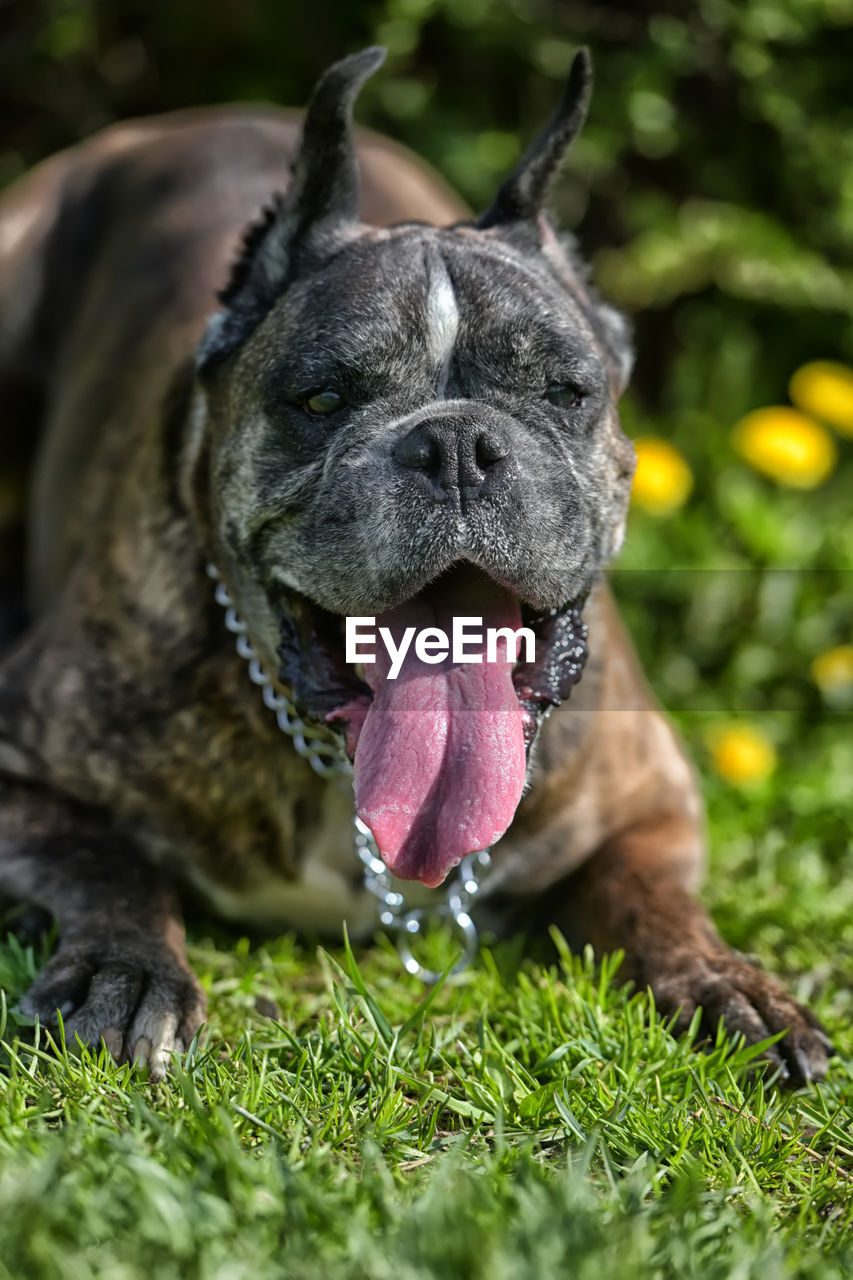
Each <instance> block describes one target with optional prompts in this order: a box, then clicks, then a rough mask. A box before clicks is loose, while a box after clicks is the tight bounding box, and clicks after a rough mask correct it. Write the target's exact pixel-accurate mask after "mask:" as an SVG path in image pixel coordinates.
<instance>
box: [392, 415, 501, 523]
mask: <svg viewBox="0 0 853 1280" xmlns="http://www.w3.org/2000/svg"><path fill="white" fill-rule="evenodd" d="M509 452H510V445H509V440H508V439H507V437H506V436H505V435H504V433H503V432H502V431H500V430H498V429H497V428H495V427H483V426H482V424H480V423H475V422H464V421H463V422H460V421H459V420H458V419H456V420H447V421H442V420H440V419H439V420H437V421H435V422H421V423H419V424H418V425H417V426H416V427H413V428H412V430H411V431H410V432H409V434H408V435H407V436H404V437H403V439H402V440H401V441H400V443H399V444H398V445H396V446H395V448H394V450H393V455H394V458H395V459H396V461H397V462H398V463H399V465H400V466H401V467H405V468H407V469H408V470H411V471H417V472H420V473H421V475H422V476H423V478H424V480H426V481H427V482H428V483H429V485H430V487H431V489H432V491H433V494H434V496H435V497H436V498H437V499H439V500H444V499H445V498H447V497H449V496H451V495H454V494H456V493H458V495H459V500H460V502H461V504H462V506H463V507H464V506H465V504H466V502H470V501H471V500H472V499H476V498H479V497H480V496H481V495H482V494H483V493H484V492H485V491H486V490H487V488H488V486H489V484H490V482H491V481H493V480H494V478H495V475H496V473H497V472H498V471H499V469H500V468H499V464H500V463H502V462H503V461H504V459H505V458H506V457H507V456H508V454H509Z"/></svg>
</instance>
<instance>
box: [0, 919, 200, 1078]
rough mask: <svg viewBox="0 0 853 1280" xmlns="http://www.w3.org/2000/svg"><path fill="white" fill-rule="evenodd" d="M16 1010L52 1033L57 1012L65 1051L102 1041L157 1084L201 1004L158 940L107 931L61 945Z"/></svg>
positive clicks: (184, 1042)
mask: <svg viewBox="0 0 853 1280" xmlns="http://www.w3.org/2000/svg"><path fill="white" fill-rule="evenodd" d="M21 1010H22V1012H23V1013H24V1014H26V1015H27V1016H28V1017H38V1019H39V1020H40V1021H41V1022H42V1023H44V1024H46V1025H48V1026H54V1027H55V1026H56V1025H57V1016H56V1015H57V1011H58V1012H59V1013H60V1014H61V1015H62V1021H63V1025H64V1028H65V1039H66V1043H67V1044H68V1045H73V1044H74V1042H75V1038H76V1037H77V1036H79V1038H80V1039H81V1040H82V1041H83V1043H84V1044H87V1045H91V1046H93V1047H97V1046H98V1045H99V1044H100V1042H101V1040H103V1041H104V1043H105V1044H106V1046H107V1048H108V1049H109V1051H110V1052H111V1053H112V1055H113V1056H114V1057H115V1059H116V1061H127V1062H134V1061H141V1062H145V1063H147V1064H148V1070H149V1079H151V1080H162V1078H163V1076H164V1075H165V1074H166V1071H167V1070H168V1067H169V1062H170V1055H171V1054H172V1053H173V1052H175V1051H177V1052H179V1053H183V1052H186V1050H187V1048H188V1047H189V1044H190V1042H191V1040H192V1038H193V1036H194V1035H195V1033H196V1031H198V1029H199V1027H200V1026H201V1024H202V1022H203V1021H204V1016H205V1011H206V1000H205V996H204V993H203V991H202V989H201V987H200V986H199V983H198V981H197V980H196V978H195V977H194V975H193V974H192V973H191V972H190V970H189V969H188V968H185V967H184V965H183V964H181V963H180V961H179V960H178V959H177V958H176V956H175V955H174V953H173V952H172V951H171V950H170V949H169V947H168V946H167V945H166V943H165V942H164V941H163V939H162V938H160V937H157V936H156V935H151V934H141V933H139V934H137V933H135V932H134V933H127V934H125V935H121V936H119V935H116V934H115V933H113V935H112V936H111V937H110V938H108V939H105V940H103V941H99V940H98V939H97V938H95V937H92V938H90V939H85V940H84V939H81V938H80V937H79V936H78V937H75V938H73V939H69V940H65V939H63V941H62V942H61V943H60V945H59V949H58V951H57V952H56V955H55V956H54V957H53V958H52V960H51V961H50V963H49V964H48V965H47V967H46V968H45V969H44V970H43V972H42V973H41V974H40V975H39V977H38V978H37V979H36V981H35V982H34V983H33V985H32V986H31V987H30V989H29V991H28V992H27V993H26V995H25V996H24V998H23V999H22V1001H21Z"/></svg>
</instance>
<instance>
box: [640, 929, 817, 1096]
mask: <svg viewBox="0 0 853 1280" xmlns="http://www.w3.org/2000/svg"><path fill="white" fill-rule="evenodd" d="M649 985H650V986H651V988H652V993H653V995H654V997H655V1002H656V1004H657V1006H658V1008H659V1009H660V1010H661V1012H662V1013H664V1014H665V1015H667V1016H670V1015H674V1014H676V1015H677V1017H676V1022H675V1026H674V1030H675V1031H676V1032H678V1031H684V1030H686V1029H687V1027H688V1025H689V1024H690V1021H691V1019H692V1017H693V1015H694V1013H695V1012H696V1009H697V1007H699V1006H701V1008H702V1027H703V1030H704V1031H705V1032H707V1033H708V1034H710V1035H713V1034H714V1033H715V1032H716V1028H717V1025H718V1023H719V1020H720V1019H721V1018H722V1020H723V1022H724V1024H725V1027H726V1030H727V1031H728V1032H729V1033H730V1034H731V1035H737V1034H738V1033H740V1034H741V1035H743V1037H744V1039H745V1041H746V1043H747V1044H756V1043H757V1042H758V1041H759V1040H765V1039H766V1038H767V1037H768V1036H771V1035H775V1034H776V1033H777V1032H779V1031H783V1030H785V1031H786V1035H785V1036H784V1037H783V1038H782V1039H781V1040H780V1041H778V1042H777V1043H776V1044H775V1045H772V1046H771V1047H770V1048H769V1049H768V1050H767V1051H766V1053H765V1054H764V1055H763V1056H764V1058H766V1060H767V1061H768V1062H769V1063H770V1064H771V1065H772V1066H773V1067H779V1068H780V1076H779V1078H780V1080H781V1081H784V1083H786V1084H788V1085H791V1086H792V1087H798V1086H799V1085H802V1084H806V1083H807V1082H808V1081H811V1080H820V1079H821V1078H822V1077H823V1076H824V1075H825V1074H826V1069H827V1065H828V1061H829V1058H830V1057H831V1056H832V1054H833V1053H834V1050H833V1047H832V1042H831V1040H830V1039H829V1037H828V1036H827V1034H826V1032H825V1031H824V1029H823V1027H822V1026H821V1025H820V1023H819V1022H818V1020H817V1018H816V1017H815V1016H814V1014H813V1013H812V1012H811V1011H810V1010H809V1009H806V1008H805V1007H804V1006H803V1005H801V1004H799V1003H798V1002H797V1001H796V1000H794V999H793V997H792V996H790V995H788V992H787V991H786V990H785V988H784V987H783V986H782V985H781V984H780V983H779V982H777V981H776V979H775V978H771V977H770V976H769V974H766V973H763V972H762V971H761V970H760V969H756V968H755V966H754V965H752V964H750V963H749V962H748V961H747V960H744V959H743V958H742V957H741V956H739V955H737V954H736V953H735V952H734V951H729V950H728V949H727V948H725V947H722V946H721V947H720V948H719V949H718V950H717V949H715V950H713V951H710V952H709V953H708V954H707V955H698V956H695V955H690V956H687V955H684V954H677V955H675V956H673V957H672V965H671V966H670V965H669V964H668V965H667V967H666V970H665V971H664V972H663V973H660V972H659V973H658V974H657V975H656V976H655V978H654V979H653V980H652V981H651V982H650V984H649Z"/></svg>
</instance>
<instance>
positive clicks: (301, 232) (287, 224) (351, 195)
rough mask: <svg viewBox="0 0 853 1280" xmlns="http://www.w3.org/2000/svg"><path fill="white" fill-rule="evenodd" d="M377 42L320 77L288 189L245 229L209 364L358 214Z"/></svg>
mask: <svg viewBox="0 0 853 1280" xmlns="http://www.w3.org/2000/svg"><path fill="white" fill-rule="evenodd" d="M385 52H386V51H385V49H383V48H381V47H380V46H374V47H373V48H370V49H363V50H362V51H361V53H355V54H353V55H352V56H351V57H349V58H344V59H343V60H342V61H341V62H336V63H335V64H334V65H333V66H331V67H329V69H328V70H327V71H326V72H324V74H323V75H322V77H321V78H320V80H319V81H318V83H317V85H316V87H315V89H314V92H313V93H312V95H311V100H310V102H309V103H308V107H307V110H306V114H305V122H304V124H303V127H302V140H301V143H300V146H299V152H298V154H297V157H296V160H295V162H294V164H293V176H292V179H291V182H290V186H289V187H288V189H287V192H286V193H285V194H283V195H281V194H279V195H276V196H274V197H273V199H272V201H271V203H270V204H269V206H268V207H267V208H266V209H265V210H264V212H263V214H262V215H261V218H260V219H259V220H258V222H256V223H253V224H252V225H251V226H250V227H249V228H248V229H247V231H246V232H245V234H244V237H243V245H242V248H241V250H240V253H239V255H238V258H237V261H236V262H235V263H234V266H233V267H232V270H231V278H230V279H229V281H228V284H227V285H226V286H225V288H224V289H223V290H222V291H221V292H220V294H219V301H220V302H221V303H222V304H223V310H222V311H219V312H217V313H216V315H214V316H213V317H212V318H211V320H210V321H209V323H208V326H207V330H206V332H205V335H204V337H203V339H202V342H201V345H200V347H199V350H198V356H197V367H198V368H199V370H202V369H207V368H209V367H211V365H213V364H217V363H218V362H219V361H220V360H223V359H224V358H225V357H226V356H227V355H229V354H230V353H231V352H232V351H234V350H235V349H236V348H237V347H238V346H240V345H241V344H242V343H243V342H244V341H245V340H246V338H247V337H248V336H249V334H250V333H251V332H252V330H253V329H254V328H256V326H257V325H258V324H259V323H260V321H261V320H262V319H263V317H264V316H265V315H266V314H267V312H268V311H269V309H270V307H271V306H272V304H273V303H274V302H275V300H276V298H277V297H278V296H279V294H281V292H282V291H283V290H284V288H285V286H286V285H287V283H288V280H289V278H290V276H291V274H292V272H293V267H294V259H295V258H296V257H297V255H298V253H299V250H300V249H305V248H306V247H308V246H309V244H310V245H311V246H316V247H318V248H319V247H321V246H322V245H323V244H324V243H325V244H327V245H329V247H331V246H332V245H333V244H334V243H335V241H336V239H337V238H338V237H339V235H340V233H341V231H342V230H343V229H344V228H346V227H347V226H349V225H351V224H352V223H354V222H355V221H356V220H357V218H358V206H359V195H360V186H361V183H360V174H359V167H358V158H357V156H356V152H355V139H354V137H353V128H352V109H353V104H354V102H355V99H356V97H357V96H358V92H359V90H360V89H361V86H362V85H363V84H364V82H365V80H367V79H368V77H369V76H371V75H372V74H373V72H374V71H376V69H377V68H378V67H379V66H381V64H382V63H383V62H384V61H385Z"/></svg>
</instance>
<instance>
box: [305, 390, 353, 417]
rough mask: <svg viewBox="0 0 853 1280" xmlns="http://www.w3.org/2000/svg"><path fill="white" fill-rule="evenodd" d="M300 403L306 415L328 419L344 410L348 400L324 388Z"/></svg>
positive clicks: (310, 394) (311, 392)
mask: <svg viewBox="0 0 853 1280" xmlns="http://www.w3.org/2000/svg"><path fill="white" fill-rule="evenodd" d="M299 403H300V405H301V407H302V408H303V409H304V410H305V412H306V413H310V414H313V416H314V417H315V418H328V417H329V415H330V414H333V413H337V412H338V410H339V409H343V407H344V405H345V404H346V400H344V398H343V396H342V395H339V394H338V392H337V391H332V389H331V388H330V387H322V388H320V390H318V391H310V392H309V393H308V395H306V396H303V397H302V399H301V401H300V402H299Z"/></svg>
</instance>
